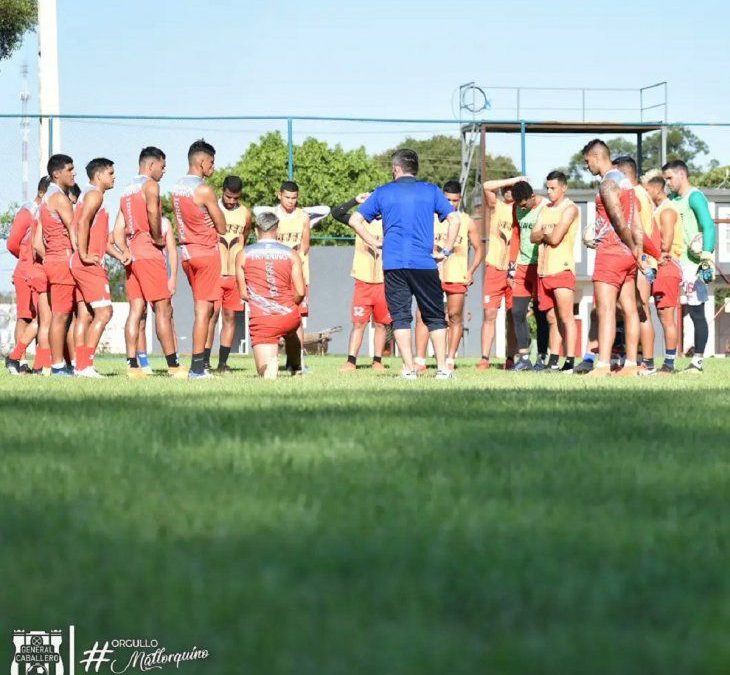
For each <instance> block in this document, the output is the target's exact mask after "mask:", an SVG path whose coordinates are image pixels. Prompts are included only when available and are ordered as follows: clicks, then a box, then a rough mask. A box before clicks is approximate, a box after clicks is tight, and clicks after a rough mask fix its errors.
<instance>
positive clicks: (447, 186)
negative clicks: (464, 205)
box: [442, 180, 461, 195]
mask: <svg viewBox="0 0 730 675" xmlns="http://www.w3.org/2000/svg"><path fill="white" fill-rule="evenodd" d="M442 189H443V191H444V192H448V193H449V194H452V195H460V194H461V183H459V181H458V180H447V181H446V182H445V183H444V187H443V188H442Z"/></svg>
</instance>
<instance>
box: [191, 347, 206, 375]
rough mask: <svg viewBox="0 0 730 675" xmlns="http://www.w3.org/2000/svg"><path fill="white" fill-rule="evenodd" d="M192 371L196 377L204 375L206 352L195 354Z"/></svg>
mask: <svg viewBox="0 0 730 675" xmlns="http://www.w3.org/2000/svg"><path fill="white" fill-rule="evenodd" d="M190 370H191V371H192V372H194V373H195V374H196V375H202V374H203V373H204V372H205V352H200V353H199V354H193V360H192V362H191V363H190Z"/></svg>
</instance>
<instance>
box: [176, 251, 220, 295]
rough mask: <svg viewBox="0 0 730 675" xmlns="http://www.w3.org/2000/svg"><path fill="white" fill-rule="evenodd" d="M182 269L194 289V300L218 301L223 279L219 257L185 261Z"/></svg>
mask: <svg viewBox="0 0 730 675" xmlns="http://www.w3.org/2000/svg"><path fill="white" fill-rule="evenodd" d="M182 268H183V272H185V276H186V277H187V278H188V282H189V283H190V288H192V289H193V300H196V301H197V300H206V301H208V302H215V301H216V300H217V299H218V294H219V290H220V289H219V286H220V278H221V258H220V256H219V255H217V254H216V255H209V256H205V257H204V258H190V259H189V260H183V262H182Z"/></svg>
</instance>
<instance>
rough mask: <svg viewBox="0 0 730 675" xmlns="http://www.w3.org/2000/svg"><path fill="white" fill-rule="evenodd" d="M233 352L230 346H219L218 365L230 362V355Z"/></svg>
mask: <svg viewBox="0 0 730 675" xmlns="http://www.w3.org/2000/svg"><path fill="white" fill-rule="evenodd" d="M230 353H231V348H230V347H225V346H224V345H221V346H220V347H219V348H218V367H219V368H220V367H221V366H225V365H226V364H227V363H228V355H229V354H230Z"/></svg>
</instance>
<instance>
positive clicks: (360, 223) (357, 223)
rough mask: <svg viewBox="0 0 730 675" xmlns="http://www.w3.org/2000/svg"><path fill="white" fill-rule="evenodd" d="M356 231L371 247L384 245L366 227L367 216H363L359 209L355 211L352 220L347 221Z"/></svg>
mask: <svg viewBox="0 0 730 675" xmlns="http://www.w3.org/2000/svg"><path fill="white" fill-rule="evenodd" d="M347 224H348V225H349V226H350V227H351V228H352V229H353V230H355V232H356V233H357V234H358V236H359V237H360V238H361V239H362V240H363V241H364V242H365V243H366V244H367V245H368V246H369V247H370V248H373V249H378V248H382V247H383V245H382V243H381V242H379V241H378V240H377V239H376V238H375V237H373V236H372V235H371V234H370V233H369V232H368V230H367V228H366V227H365V218H363V217H362V214H361V213H359V212H358V211H355V212H354V213H353V214H352V215H351V216H350V220H349V221H348V223H347Z"/></svg>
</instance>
